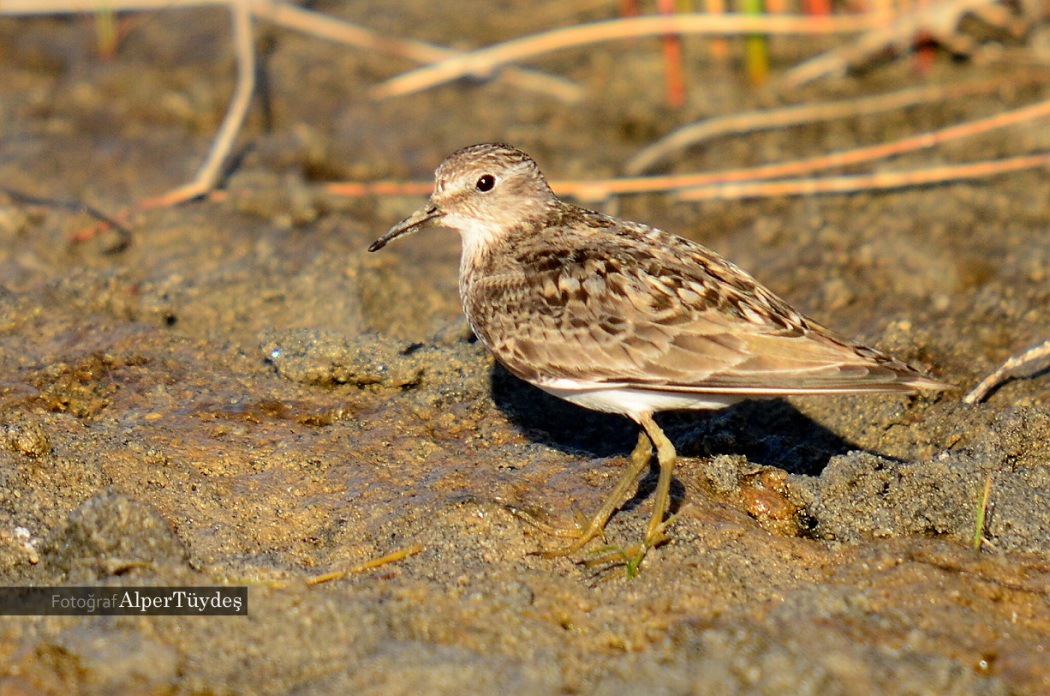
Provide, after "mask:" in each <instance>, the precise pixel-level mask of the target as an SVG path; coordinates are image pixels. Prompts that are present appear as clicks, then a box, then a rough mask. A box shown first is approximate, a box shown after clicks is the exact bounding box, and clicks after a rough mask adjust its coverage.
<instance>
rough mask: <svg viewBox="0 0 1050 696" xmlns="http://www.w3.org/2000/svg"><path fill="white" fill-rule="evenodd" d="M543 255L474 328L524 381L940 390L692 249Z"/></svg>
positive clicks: (591, 247) (489, 291)
mask: <svg viewBox="0 0 1050 696" xmlns="http://www.w3.org/2000/svg"><path fill="white" fill-rule="evenodd" d="M603 219H605V220H610V219H611V218H603ZM546 236H547V235H545V237H546ZM552 241H553V242H557V243H551V242H552ZM547 242H548V243H546V244H522V245H520V247H519V248H518V249H516V251H515V254H516V257H517V261H518V263H517V265H516V266H513V267H510V268H509V269H508V272H507V273H506V274H503V275H500V274H495V275H492V276H490V277H488V278H486V279H485V281H484V282H485V285H486V288H485V293H484V294H485V296H487V297H489V300H490V302H491V303H492V304H493V305H497V306H499V307H500V311H499V312H498V313H494V314H498V317H494V318H492V319H491V320H489V321H486V322H485V323H486V324H487V326H486V327H475V328H476V329H478V328H482V329H483V330H482V331H479V334H482V333H484V334H485V335H482V336H481V337H482V339H483V340H484V341H485V343H487V344H488V345H489V347H490V348H491V349H492V350H493V352H494V353H495V354H496V356H497V357H498V358H499V359H500V361H501V362H503V364H504V365H505V366H506V367H507V368H508V369H509V370H510V371H511V372H513V373H515V374H517V375H518V376H519V377H522V378H524V379H526V380H529V381H532V382H536V383H539V384H543V383H551V382H554V381H557V382H559V383H564V381H565V380H569V381H571V382H576V383H580V384H581V385H590V386H594V387H601V386H609V387H618V386H629V387H633V388H642V389H655V390H664V391H682V392H707V393H738V394H755V395H758V394H792V393H796V394H797V393H822V392H825V393H826V392H851V391H910V390H911V389H912V388H914V387H929V388H934V387H936V386H938V385H939V383H937V382H934V381H933V380H929V379H927V378H925V377H923V376H922V375H921V374H920V373H919V372H917V371H916V370H914V369H913V368H911V367H909V366H908V365H906V364H905V363H903V362H900V361H898V360H896V359H894V358H892V357H890V356H888V355H885V354H883V353H881V352H879V351H876V350H874V349H871V348H866V347H863V346H860V345H857V344H854V343H852V342H850V341H848V340H846V339H843V338H841V337H839V336H837V335H835V334H834V333H832V332H831V331H829V330H828V329H825V328H824V327H822V326H820V325H819V324H817V323H815V322H813V321H811V320H809V319H806V318H805V317H803V316H802V315H801V314H799V313H798V312H797V311H795V310H794V309H792V308H791V307H790V306H788V305H787V303H786V302H784V301H783V300H781V299H780V298H778V297H777V296H776V295H774V294H773V293H772V292H770V291H769V290H767V289H766V288H764V287H763V286H761V285H760V284H759V283H758V282H757V281H756V280H754V279H753V278H752V277H751V276H749V275H748V274H747V273H745V272H744V271H742V270H740V269H739V268H737V267H736V266H734V265H732V264H730V263H729V262H728V261H726V260H724V259H722V258H721V257H720V256H718V255H717V254H715V253H714V252H711V251H709V250H707V249H705V248H704V247H702V246H700V245H698V244H695V243H693V242H689V241H688V240H684V239H682V238H679V237H675V236H673V235H669V234H667V233H665V232H661V231H660V230H655V229H653V228H649V227H645V226H641V225H638V226H631V225H617V226H616V227H615V228H612V229H609V230H606V231H604V233H603V234H602V237H601V240H600V242H599V243H595V240H594V239H593V238H592V239H581V238H579V237H578V236H576V235H573V234H566V235H564V236H563V237H556V238H555V239H554V240H550V239H548V240H547Z"/></svg>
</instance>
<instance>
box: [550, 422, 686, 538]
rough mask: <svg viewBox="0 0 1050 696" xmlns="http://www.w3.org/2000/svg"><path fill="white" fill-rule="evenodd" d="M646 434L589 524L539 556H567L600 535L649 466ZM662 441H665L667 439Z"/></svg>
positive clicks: (559, 532) (650, 449)
mask: <svg viewBox="0 0 1050 696" xmlns="http://www.w3.org/2000/svg"><path fill="white" fill-rule="evenodd" d="M646 433H647V431H646V430H642V431H641V432H639V433H638V444H636V445H635V446H634V451H632V452H631V461H630V464H629V465H628V467H627V471H625V472H624V474H623V476H622V477H620V480H619V481H618V482H617V484H616V487H615V488H613V490H612V492H611V493H609V495H608V496H607V497H606V498H605V502H603V503H602V504H601V507H599V508H598V511H597V512H596V513H594V516H593V517H591V520H590V522H587V523H586V524H585V525H582V526H581V527H580V528H579V529H577V530H575V532H573V533H571V534H572V536H573V537H574V539H575V540H574V541H573V542H572V543H571V544H569V545H568V546H566V547H565V548H562V549H555V550H554V551H545V552H543V553H542V554H540V555H542V556H547V557H554V556H568V555H569V554H571V553H575V552H576V551H579V550H580V549H582V548H583V547H584V546H585V545H586V544H587V542H589V541H590V540H591V539H593V538H594V537H596V536H598V535H599V534H601V533H602V531H603V530H604V529H605V525H606V523H607V522H608V521H609V518H610V517H612V514H613V513H614V512H615V511H616V508H617V507H619V506H620V504H621V503H622V502H623V499H624V496H626V495H627V490H628V489H629V488H630V487H631V485H632V484H633V483H634V482H635V481H636V480H637V479H638V477H639V476H641V474H642V471H643V470H644V469H645V467H646V466H648V465H649V459H650V457H652V454H653V446H652V443H651V441H650V439H649V435H647V434H646ZM664 439H665V440H666V439H667V438H664ZM668 444H670V443H668ZM672 451H673V448H672ZM536 526H537V527H539V528H540V529H544V528H546V529H552V530H553V528H551V527H550V526H549V525H544V524H538V525H536ZM553 531H554V533H555V534H557V535H558V536H568V534H565V533H564V532H565V530H553Z"/></svg>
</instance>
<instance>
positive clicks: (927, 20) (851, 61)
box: [781, 0, 1029, 89]
mask: <svg viewBox="0 0 1050 696" xmlns="http://www.w3.org/2000/svg"><path fill="white" fill-rule="evenodd" d="M967 15H976V16H977V17H979V18H980V19H982V20H983V21H985V22H986V23H988V24H990V25H993V26H996V27H1000V28H1002V29H1004V30H1006V31H1008V32H1010V33H1011V34H1013V35H1015V36H1022V35H1023V34H1024V32H1025V31H1026V30H1027V28H1028V24H1029V22H1028V20H1026V18H1025V17H1018V16H1015V15H1014V14H1013V13H1012V12H1011V11H1010V10H1009V9H1008V8H1007V7H1006V6H1005V5H1003V4H1000V2H999V0H941V1H940V2H935V3H932V4H928V5H924V4H920V5H918V6H917V7H916V8H915V9H914V10H913V11H911V12H907V13H904V14H901V15H899V16H897V17H896V18H895V19H894V20H893V21H892V23H891V24H889V25H888V26H877V27H874V28H872V29H871V30H870V31H868V32H867V33H865V34H863V35H861V36H860V37H859V38H858V39H856V40H855V41H853V42H851V43H850V44H848V45H844V46H840V47H839V48H836V49H834V50H832V51H828V52H827V53H824V54H822V55H820V56H817V57H816V58H812V59H810V60H808V61H806V62H804V63H801V64H800V65H797V66H795V67H794V68H792V69H791V70H789V71H787V73H786V74H785V75H784V77H783V79H782V81H781V82H782V84H783V85H784V86H785V87H787V88H791V89H793V88H797V87H799V86H801V85H804V84H806V83H809V82H813V81H814V80H818V79H820V78H823V77H831V76H834V75H842V74H845V73H846V72H847V71H848V70H850V69H851V68H855V67H857V66H860V65H864V64H867V63H869V62H871V61H872V60H873V59H874V58H876V57H877V56H879V55H881V54H883V53H885V52H886V51H887V50H890V49H893V50H896V51H897V52H904V51H906V50H908V49H909V48H910V47H911V46H912V45H913V44H914V43H915V41H916V39H917V38H918V37H920V36H926V37H929V38H930V39H933V40H935V41H937V42H938V43H940V44H942V45H944V46H946V47H947V48H948V49H949V50H951V51H953V52H955V53H957V54H967V53H970V52H971V51H972V50H973V41H972V39H970V38H969V37H967V36H965V35H963V34H961V33H959V31H958V27H959V23H960V22H961V21H962V19H963V17H965V16H967Z"/></svg>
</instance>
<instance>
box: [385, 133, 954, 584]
mask: <svg viewBox="0 0 1050 696" xmlns="http://www.w3.org/2000/svg"><path fill="white" fill-rule="evenodd" d="M428 224H438V225H441V226H444V227H449V228H452V229H454V230H457V231H458V232H459V233H460V236H461V238H462V243H463V254H462V257H461V259H460V267H459V292H460V299H461V300H462V303H463V311H464V313H465V314H466V315H467V320H468V321H469V322H470V326H471V328H472V329H473V330H474V333H475V334H477V336H478V338H479V339H480V340H481V341H482V342H483V343H484V344H485V346H486V347H488V349H489V350H490V351H492V353H493V354H494V355H495V356H496V359H497V360H499V361H500V362H501V363H502V364H503V365H504V367H506V368H507V369H508V370H509V371H510V372H511V373H513V374H514V375H516V376H517V377H519V378H521V379H523V380H525V381H526V382H529V383H530V384H533V385H535V386H537V387H539V388H540V389H543V390H544V391H546V392H549V393H551V394H554V395H555V396H558V397H561V398H562V399H565V400H567V401H570V402H572V403H574V404H578V405H580V406H584V407H586V408H589V409H593V410H596V411H603V412H607V413H620V414H623V415H625V416H628V417H629V418H631V419H632V420H634V421H635V422H636V423H637V424H638V425H640V426H641V431H640V432H639V437H638V444H637V445H636V446H635V448H634V451H633V452H632V454H631V460H630V466H629V467H628V468H627V471H626V472H625V473H624V475H623V476H622V477H621V479H620V481H619V482H618V483H617V485H616V487H615V488H614V489H613V491H612V492H611V493H610V494H609V496H608V497H607V498H606V499H605V501H604V503H603V504H602V505H601V506H600V507H599V509H598V511H597V512H596V513H595V515H594V516H593V517H592V518H591V520H590V522H589V523H587V524H586V525H584V526H583V527H582V528H581V529H579V530H576V531H575V532H574V533H573V534H572V536H573V537H574V541H573V543H571V544H570V545H569V546H568V547H567V548H564V549H561V550H559V551H557V552H555V554H569V553H573V552H575V551H577V550H579V549H581V548H582V547H583V546H584V545H585V544H586V543H587V542H588V541H590V540H591V539H593V538H594V537H596V536H597V535H599V534H601V533H602V531H603V529H604V528H605V525H606V523H607V522H608V520H609V518H610V517H611V516H612V514H613V513H614V512H615V511H616V509H617V507H618V506H619V505H620V504H621V501H622V500H623V498H624V496H625V495H626V493H627V491H628V489H629V488H630V487H631V485H632V483H633V482H634V481H635V480H636V479H637V478H638V477H639V476H640V475H641V473H642V471H643V470H644V469H645V467H646V466H647V465H648V463H649V461H650V458H651V456H652V448H653V447H654V446H655V448H656V453H657V460H658V463H659V471H660V474H659V479H658V482H657V486H656V492H655V497H654V501H653V511H652V515H651V517H650V520H649V526H648V530H647V532H646V535H645V538H644V540H643V541H642V543H641V544H640V545H639V546H637V547H634V548H633V549H631V550H630V551H629V552H625V554H624V559H625V562H626V563H627V565H628V570H632V569H637V567H638V564H639V563H640V562H641V560H642V558H643V557H644V556H645V554H646V552H647V551H648V550H649V549H650V548H652V547H653V546H655V545H657V544H659V543H661V542H663V541H665V540H666V538H667V537H666V536H665V534H664V531H665V527H666V526H667V524H668V523H669V522H670V520H668V521H666V522H665V520H664V515H665V513H666V512H667V508H668V504H669V491H670V485H671V474H672V471H673V468H674V463H675V458H676V454H675V449H674V446H673V445H672V444H671V442H670V440H668V438H667V437H666V436H665V435H664V433H663V431H662V430H661V429H660V427H659V426H658V425H657V424H656V422H655V421H654V420H653V414H654V413H657V412H660V411H668V410H679V409H717V408H723V407H726V406H729V405H731V404H735V403H737V402H739V401H741V400H744V399H749V398H761V397H776V396H783V395H788V394H842V393H852V392H897V393H901V392H912V391H915V390H939V389H943V388H945V386H946V385H944V384H942V383H941V382H938V381H935V380H933V379H930V378H928V377H925V376H923V375H922V374H921V373H920V372H919V371H917V370H916V369H914V368H913V367H911V366H909V365H907V364H905V363H903V362H901V361H899V360H897V359H895V358H893V357H891V356H889V355H886V354H885V353H882V352H880V351H878V350H875V349H874V348H868V347H865V346H862V345H859V344H857V343H853V342H852V341H850V340H848V339H846V338H843V337H842V336H839V335H837V334H835V333H833V332H831V331H830V330H828V329H826V328H824V327H823V326H821V325H820V324H818V323H817V322H815V321H813V320H812V319H808V318H807V317H804V316H803V315H802V314H800V313H799V312H798V311H796V310H795V309H793V308H792V307H791V306H790V305H788V304H787V302H785V301H784V300H782V299H780V298H779V297H777V296H776V295H775V294H773V293H772V292H771V291H770V290H768V289H766V288H765V287H763V286H762V285H761V284H759V283H758V281H756V280H755V279H754V278H752V277H751V276H750V275H748V274H747V273H746V272H744V271H743V270H741V269H740V268H738V267H736V266H735V265H733V264H732V263H730V262H729V261H726V260H725V259H723V258H722V257H721V256H719V255H718V254H716V253H714V252H713V251H711V250H709V249H706V248H705V247H703V246H701V245H700V244H697V243H696V242H692V241H690V240H687V239H684V238H682V237H678V236H676V235H674V234H671V233H669V232H665V231H663V230H659V229H655V228H653V227H649V226H647V225H643V224H640V223H636V222H629V221H626V220H620V219H618V218H615V217H611V216H608V215H603V214H601V213H597V212H594V211H591V210H586V209H584V208H580V207H578V206H575V205H572V204H570V203H566V202H565V201H562V200H560V199H559V198H558V197H557V196H556V195H554V193H553V192H552V191H551V189H550V186H549V185H548V184H547V180H546V179H545V178H544V176H543V174H542V173H541V172H540V170H539V167H537V165H536V163H535V162H534V161H533V160H532V159H531V158H530V157H529V156H528V155H526V154H525V153H524V152H521V151H520V150H517V149H515V148H513V147H510V146H508V145H503V144H495V143H485V144H480V145H472V146H470V147H466V148H463V149H462V150H459V151H457V152H455V153H453V154H452V155H450V156H449V157H448V158H447V159H445V161H444V162H442V163H441V165H440V166H439V167H438V168H437V171H436V173H435V184H434V192H433V194H432V195H431V197H430V200H429V202H428V203H427V204H426V205H425V206H424V207H423V208H421V209H420V210H418V211H416V212H415V213H413V214H412V215H409V216H408V217H407V218H405V219H404V220H402V221H401V222H399V223H397V224H396V225H394V226H393V227H392V228H391V229H390V231H389V232H387V233H386V234H384V235H383V236H382V237H380V238H379V239H377V240H376V241H375V242H373V243H372V245H371V246H370V247H369V248H368V250H369V251H378V250H379V249H381V248H383V247H384V246H385V245H386V244H387V243H388V242H390V241H391V240H393V239H396V238H397V237H401V236H403V235H407V234H410V233H412V232H415V231H417V230H419V229H421V228H422V227H424V226H426V225H428ZM548 529H549V531H556V530H553V529H550V528H548Z"/></svg>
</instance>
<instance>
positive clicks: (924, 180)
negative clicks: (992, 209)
mask: <svg viewBox="0 0 1050 696" xmlns="http://www.w3.org/2000/svg"><path fill="white" fill-rule="evenodd" d="M1046 166H1050V152H1042V153H1036V154H1034V155H1022V156H1019V157H1007V158H1004V159H997V160H985V161H982V162H959V163H953V164H949V165H945V166H943V167H926V168H922V169H911V170H907V171H881V172H874V173H872V174H859V175H856V176H834V177H811V178H796V179H788V180H785V181H743V182H730V183H719V184H709V185H707V186H702V187H698V188H693V189H687V190H685V191H682V192H680V193H679V194H678V197H679V199H681V200H683V201H694V202H695V201H709V200H722V201H725V200H740V199H744V198H780V197H784V196H810V195H817V194H832V193H858V192H861V191H887V190H891V189H902V188H914V187H917V186H931V185H933V184H946V183H951V182H955V181H967V180H973V179H985V178H988V177H991V176H998V175H1001V174H1006V173H1009V172H1017V171H1023V170H1026V169H1036V168H1038V167H1046Z"/></svg>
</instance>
